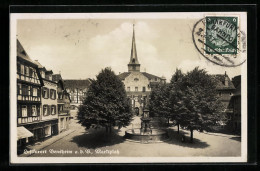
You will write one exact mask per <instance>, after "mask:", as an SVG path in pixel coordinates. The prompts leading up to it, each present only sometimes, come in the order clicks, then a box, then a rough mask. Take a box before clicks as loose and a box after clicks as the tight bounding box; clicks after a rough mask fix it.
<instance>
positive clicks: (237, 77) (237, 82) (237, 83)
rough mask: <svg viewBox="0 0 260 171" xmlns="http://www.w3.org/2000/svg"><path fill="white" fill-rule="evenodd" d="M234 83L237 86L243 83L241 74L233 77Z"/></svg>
mask: <svg viewBox="0 0 260 171" xmlns="http://www.w3.org/2000/svg"><path fill="white" fill-rule="evenodd" d="M232 83H233V84H234V86H235V87H236V88H237V86H239V85H240V84H241V75H238V76H235V77H234V78H232Z"/></svg>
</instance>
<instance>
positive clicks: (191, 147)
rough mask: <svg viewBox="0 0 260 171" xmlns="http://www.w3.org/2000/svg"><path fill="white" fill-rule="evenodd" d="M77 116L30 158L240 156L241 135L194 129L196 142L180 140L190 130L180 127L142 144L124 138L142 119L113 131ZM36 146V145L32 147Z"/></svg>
mask: <svg viewBox="0 0 260 171" xmlns="http://www.w3.org/2000/svg"><path fill="white" fill-rule="evenodd" d="M77 122H78V121H77V120H76V119H73V120H72V121H71V126H70V131H71V133H69V134H67V135H65V136H62V137H60V138H59V139H58V140H57V141H54V142H53V143H52V144H50V145H48V146H46V147H42V149H39V150H40V151H42V152H43V153H42V154H41V153H35V154H32V155H30V157H41V156H43V157H47V156H48V157H73V156H79V157H81V156H82V157H107V156H120V157H180V156H182V157H184V156H201V157H203V156H212V157H220V156H226V157H228V156H230V157H231V156H232V157H233V156H240V155H241V152H240V151H241V142H240V137H238V136H234V135H226V134H214V133H200V132H197V131H194V143H189V142H185V143H182V142H181V135H185V136H186V139H187V140H188V138H189V132H188V131H184V130H181V131H180V135H179V134H177V131H176V130H177V128H176V127H170V128H168V133H169V136H170V139H169V140H167V141H166V142H162V143H151V144H140V143H136V142H131V141H128V140H126V139H124V138H123V136H124V132H125V130H127V129H131V128H132V127H134V128H138V127H140V122H141V121H140V118H139V117H135V118H134V120H133V121H132V124H133V125H132V124H130V125H129V126H128V127H127V128H121V130H118V129H117V128H114V130H113V133H111V134H109V133H106V132H105V129H98V130H95V129H89V130H85V128H84V127H82V126H81V125H80V124H79V123H77ZM32 149H33V147H32Z"/></svg>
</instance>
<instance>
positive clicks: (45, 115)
mask: <svg viewBox="0 0 260 171" xmlns="http://www.w3.org/2000/svg"><path fill="white" fill-rule="evenodd" d="M46 88H47V91H49V92H47V93H48V94H49V95H48V96H47V97H43V91H44V89H46ZM50 90H55V95H54V98H51V92H50ZM57 96H58V95H57V84H56V83H53V82H50V81H47V80H44V87H43V88H42V108H41V109H42V120H51V119H58V109H57ZM45 106H48V107H47V112H45V109H44V108H45ZM52 106H53V107H54V110H55V111H54V113H52V108H51V107H52Z"/></svg>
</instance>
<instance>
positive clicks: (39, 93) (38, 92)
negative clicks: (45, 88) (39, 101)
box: [37, 88, 41, 97]
mask: <svg viewBox="0 0 260 171" xmlns="http://www.w3.org/2000/svg"><path fill="white" fill-rule="evenodd" d="M40 96H41V88H37V97H40Z"/></svg>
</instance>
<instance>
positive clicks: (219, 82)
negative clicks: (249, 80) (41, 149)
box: [212, 74, 235, 90]
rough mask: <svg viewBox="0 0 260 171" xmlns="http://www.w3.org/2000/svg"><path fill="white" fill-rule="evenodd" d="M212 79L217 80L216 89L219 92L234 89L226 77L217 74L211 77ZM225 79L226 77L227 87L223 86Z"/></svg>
mask: <svg viewBox="0 0 260 171" xmlns="http://www.w3.org/2000/svg"><path fill="white" fill-rule="evenodd" d="M212 77H214V78H216V79H217V80H218V83H217V89H219V90H234V89H235V86H234V85H233V83H232V81H231V80H230V78H229V77H228V76H227V75H225V74H217V75H212ZM225 77H227V80H228V84H227V86H226V85H225Z"/></svg>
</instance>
